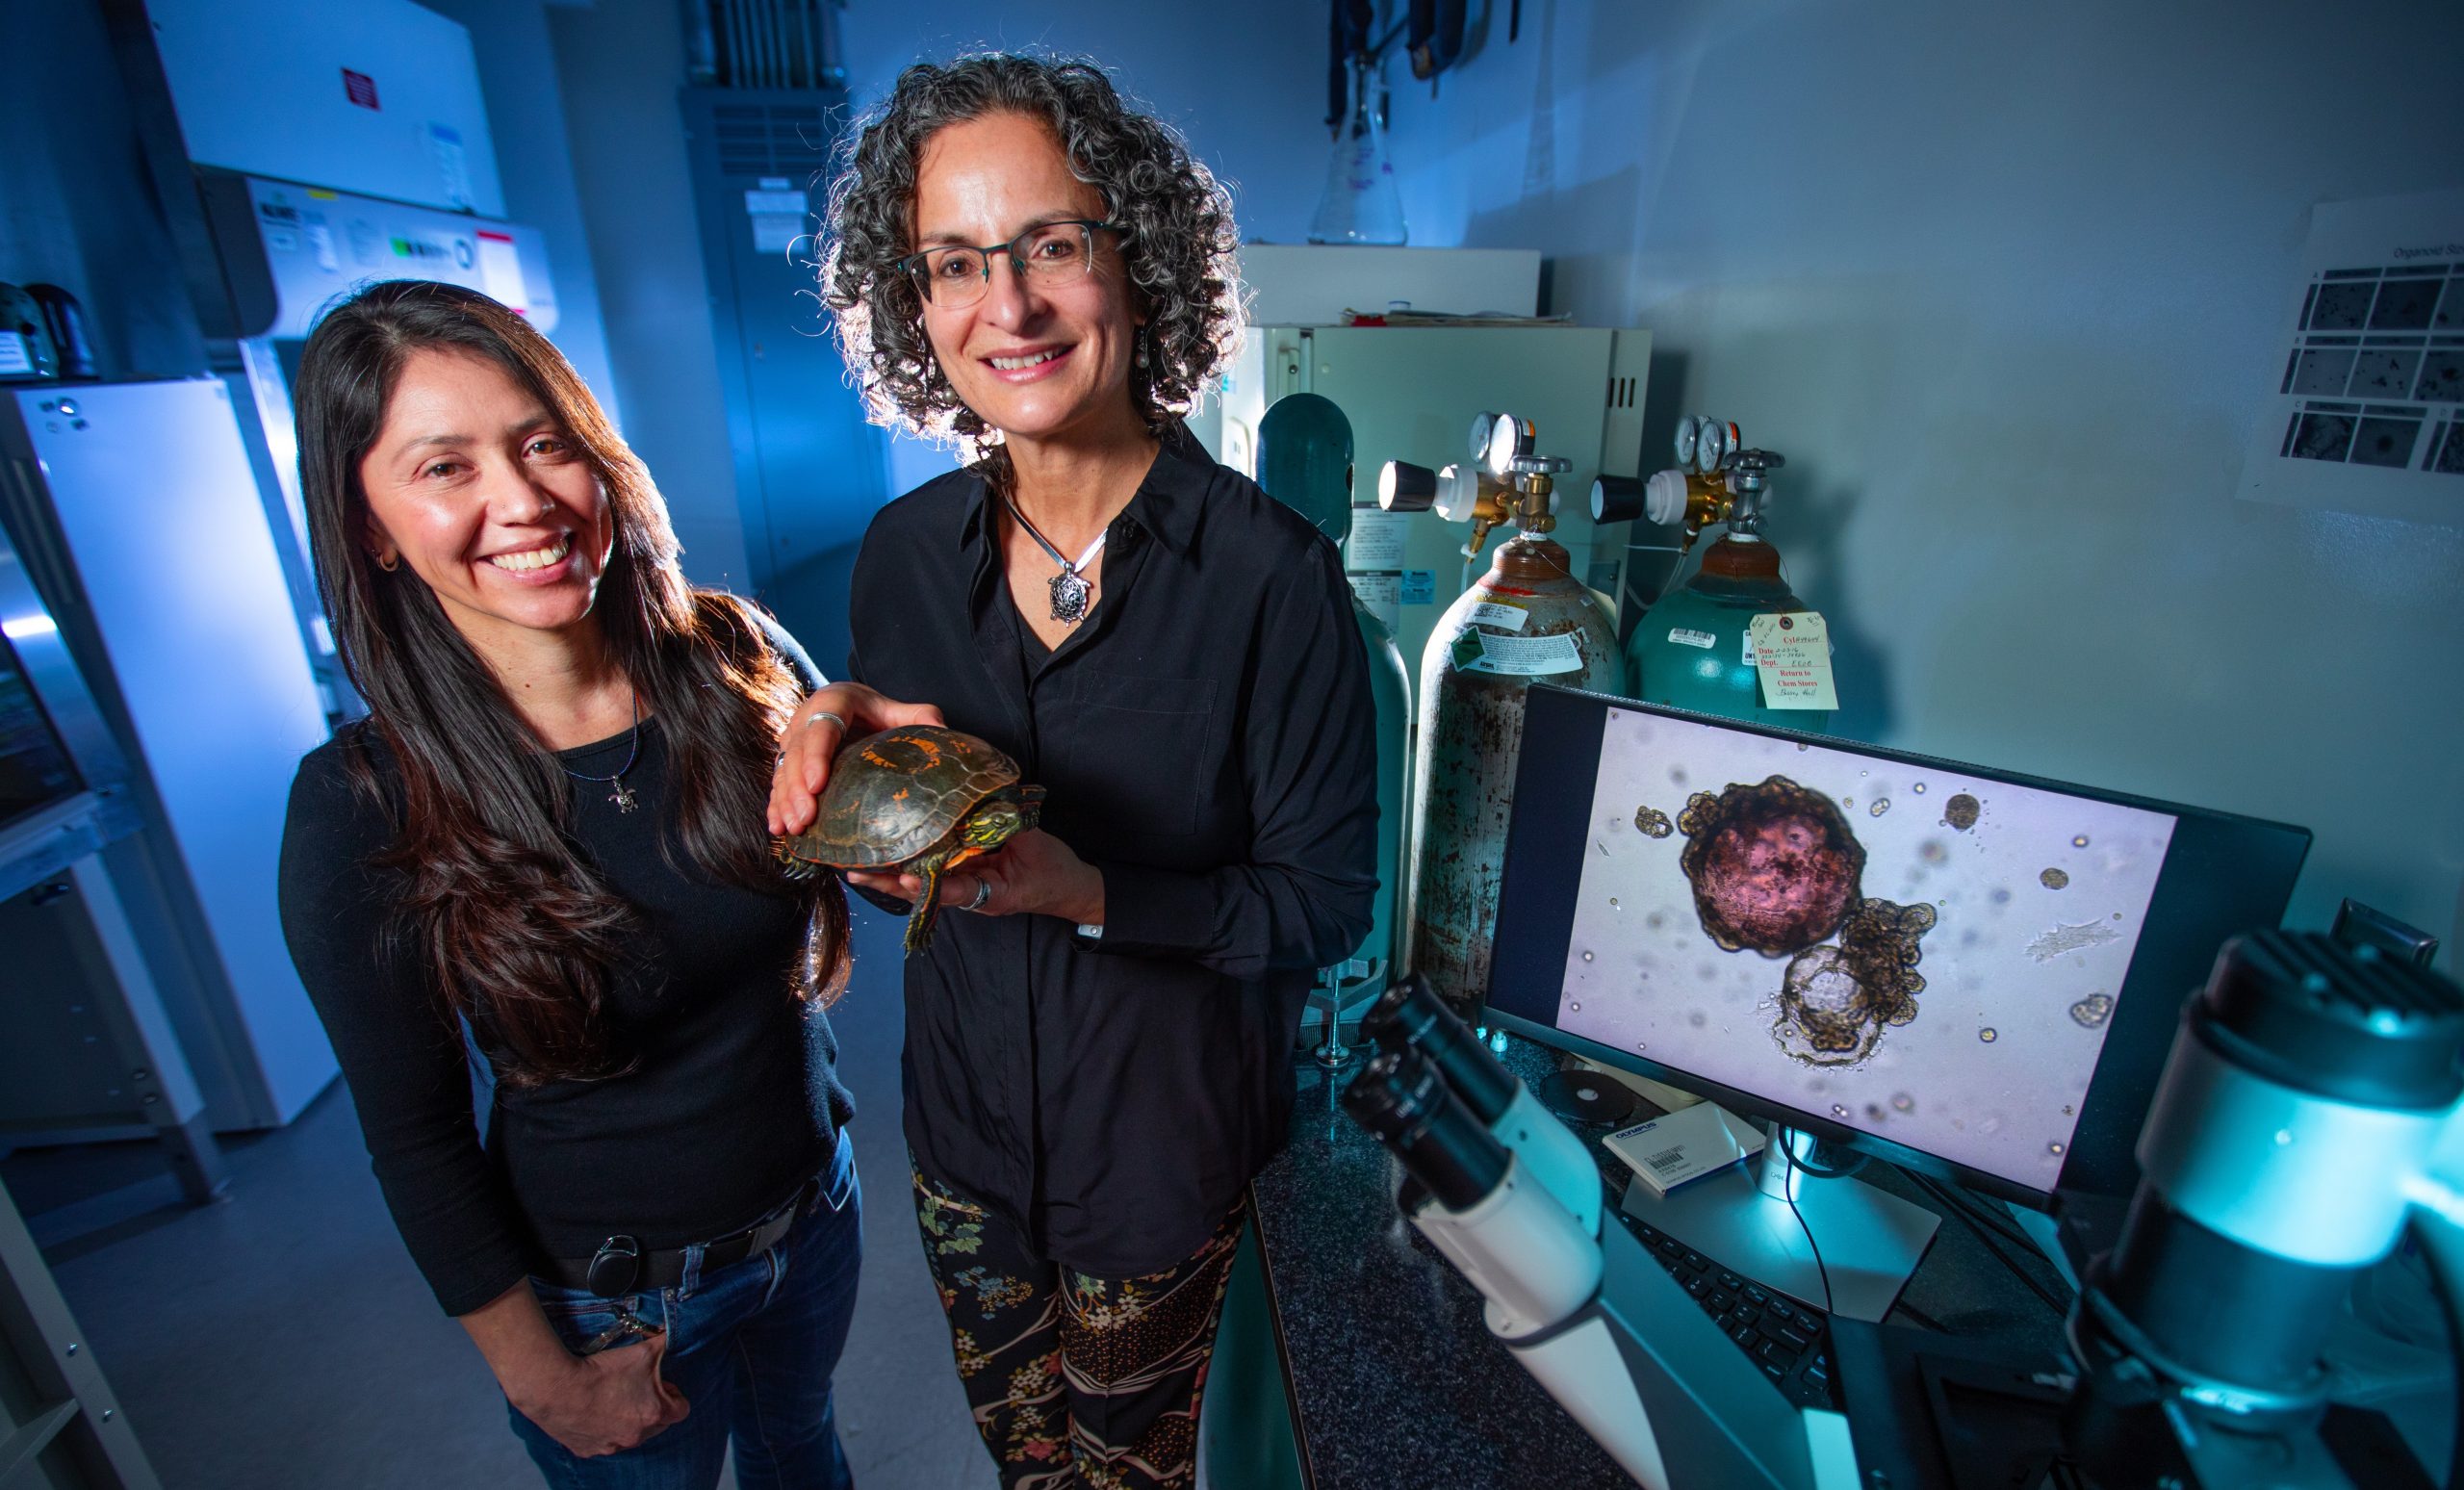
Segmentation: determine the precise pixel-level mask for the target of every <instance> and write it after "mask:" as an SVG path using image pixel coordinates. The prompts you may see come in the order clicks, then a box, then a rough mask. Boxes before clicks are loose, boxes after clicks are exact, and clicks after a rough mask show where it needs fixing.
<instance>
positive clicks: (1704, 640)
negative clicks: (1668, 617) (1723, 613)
mask: <svg viewBox="0 0 2464 1490" xmlns="http://www.w3.org/2000/svg"><path fill="white" fill-rule="evenodd" d="M1668 639H1669V640H1670V641H1673V642H1675V643H1677V645H1679V646H1681V647H1700V648H1702V649H1703V650H1704V651H1705V652H1708V651H1710V650H1711V644H1712V643H1713V642H1716V641H1718V640H1719V638H1718V637H1716V636H1714V635H1712V634H1711V633H1710V632H1708V631H1698V630H1695V629H1693V628H1692V627H1687V626H1674V627H1670V628H1669V630H1668Z"/></svg>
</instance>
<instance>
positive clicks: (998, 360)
mask: <svg viewBox="0 0 2464 1490" xmlns="http://www.w3.org/2000/svg"><path fill="white" fill-rule="evenodd" d="M1236 243H1237V239H1236V237H1235V234H1234V229H1233V225H1232V217H1231V207H1230V201H1229V198H1228V195H1227V193H1225V192H1224V190H1223V189H1222V187H1220V186H1219V184H1217V182H1216V181H1215V179H1214V177H1213V176H1212V175H1210V174H1209V173H1208V171H1207V169H1206V167H1204V166H1202V165H1200V164H1199V163H1198V162H1197V161H1195V160H1194V159H1193V158H1192V156H1191V154H1190V152H1189V150H1188V148H1187V146H1186V145H1184V144H1183V143H1182V141H1180V140H1179V139H1178V137H1177V136H1176V135H1175V134H1174V133H1173V132H1172V131H1171V130H1170V129H1168V127H1167V126H1165V125H1164V124H1162V123H1160V122H1159V121H1157V120H1156V119H1154V118H1152V117H1150V116H1146V115H1144V114H1142V113H1139V112H1136V111H1135V110H1133V109H1131V108H1129V107H1127V106H1125V105H1124V104H1123V102H1122V101H1121V99H1120V97H1119V95H1118V94H1117V92H1116V91H1115V90H1114V89H1113V86H1112V84H1111V82H1110V81H1109V80H1108V79H1107V78H1106V77H1105V75H1104V74H1103V72H1102V71H1101V70H1100V69H1098V68H1096V67H1095V66H1093V65H1091V64H1085V63H1079V62H1055V61H1046V60H1042V59H1037V58H1026V57H1016V56H987V57H972V58H967V59H965V60H963V61H960V62H957V63H953V64H947V65H929V64H928V65H918V66H914V67H911V68H909V69H908V70H907V72H906V73H905V74H904V75H902V76H901V77H900V79H899V80H898V84H897V86H896V88H895V89H894V90H892V91H891V93H890V95H889V97H888V98H887V99H886V101H885V102H884V103H882V104H881V105H880V106H879V107H878V109H876V110H875V112H874V113H873V114H872V115H871V116H869V117H868V118H867V119H866V120H865V121H863V122H862V123H861V125H860V128H859V130H858V131H857V132H856V133H855V134H854V135H853V136H852V138H851V143H850V146H849V148H848V150H847V154H846V157H845V162H844V166H843V168H842V169H841V171H840V173H839V175H838V178H837V181H836V183H835V184H834V187H833V189H832V192H831V204H830V215H829V223H828V235H827V252H826V268H825V276H826V279H825V286H824V293H825V295H826V297H827V299H828V301H829V303H830V306H831V308H832V310H833V311H834V313H835V315H836V321H837V328H838V334H839V337H840V341H841V344H842V346H843V347H844V350H845V352H846V355H847V362H848V365H849V367H850V368H851V369H852V370H853V371H854V373H855V375H856V377H857V379H858V381H859V382H860V384H861V386H862V389H863V392H864V396H865V398H866V400H867V403H868V405H869V407H870V409H871V412H872V414H873V417H874V418H875V419H877V420H879V421H880V422H882V423H885V424H893V425H898V426H902V427H904V428H907V429H909V430H911V431H914V432H918V433H922V434H926V435H930V436H935V437H938V438H942V439H945V440H949V441H952V442H955V443H956V444H958V445H959V446H960V447H961V448H962V449H963V450H964V451H965V452H966V454H967V455H968V456H969V457H970V458H971V462H972V463H971V464H970V465H968V466H967V467H966V469H964V470H962V471H958V472H954V473H952V474H950V475H946V476H943V477H941V478H939V479H937V480H935V481H931V482H928V483H926V484H925V485H924V486H922V487H919V488H918V489H916V490H915V491H912V492H910V493H909V494H907V495H906V496H905V497H902V498H900V499H899V500H898V501H894V502H892V503H890V504H889V505H888V506H886V507H885V508H884V509H883V510H882V512H881V514H880V516H879V517H878V518H877V519H875V521H874V523H873V525H872V528H871V530H870V532H868V533H867V534H866V536H865V539H864V544H863V549H862V551H861V553H860V556H859V558H858V560H857V564H856V571H855V577H854V580H853V586H852V610H853V617H852V620H853V633H854V637H855V650H854V653H853V654H852V655H851V656H850V658H849V665H850V669H851V672H852V675H853V676H855V677H857V678H860V679H861V680H862V681H865V682H867V683H870V684H871V685H873V686H874V687H876V688H879V689H882V690H884V691H886V693H888V694H890V695H892V696H894V697H898V698H906V699H916V700H923V701H928V702H930V703H932V704H935V705H937V706H939V707H940V709H941V711H942V714H943V716H944V717H945V718H946V719H947V720H948V722H949V723H950V724H951V725H952V726H954V727H956V728H958V729H961V730H963V731H966V732H970V733H973V734H977V735H981V736H983V737H984V738H986V739H988V740H990V741H991V742H993V743H994V744H996V745H998V746H1000V747H1001V748H1002V749H1003V750H1005V751H1008V752H1009V753H1010V754H1011V755H1012V756H1014V757H1015V758H1017V759H1018V761H1019V763H1020V764H1021V766H1022V767H1023V768H1024V769H1025V770H1026V772H1027V774H1028V776H1029V779H1031V780H1033V781H1036V782H1039V783H1041V784H1043V785H1044V787H1045V788H1046V791H1047V796H1046V799H1045V804H1044V807H1043V814H1042V828H1041V829H1040V831H1035V832H1030V833H1026V834H1021V835H1017V836H1016V837H1014V838H1012V839H1011V840H1010V841H1009V843H1008V844H1007V845H1006V846H1005V847H1004V848H1003V849H1002V850H1001V851H1000V852H999V853H998V854H995V855H993V856H991V857H989V858H988V859H982V860H976V861H969V863H968V864H967V865H966V867H965V868H964V869H963V870H961V871H958V872H956V873H954V874H951V875H949V876H947V877H946V878H945V879H944V880H943V882H942V886H941V890H940V893H941V895H942V897H943V899H944V900H945V901H946V902H947V903H948V904H950V905H952V906H955V907H957V908H959V909H962V910H965V911H970V912H975V913H974V914H972V915H967V916H958V917H951V918H948V919H945V920H944V922H943V930H942V931H941V932H940V934H939V935H938V936H937V938H935V940H934V941H933V943H932V944H931V946H930V948H929V949H928V950H926V951H923V952H919V953H918V954H916V955H915V956H913V957H911V959H909V961H908V963H907V968H906V977H907V1040H908V1044H907V1056H906V1061H905V1063H904V1070H905V1077H906V1097H907V1102H906V1130H907V1139H908V1146H909V1148H910V1150H911V1154H912V1156H913V1160H914V1168H915V1187H916V1204H917V1210H918V1214H919V1217H920V1219H921V1220H922V1224H923V1232H924V1244H925V1249H926V1255H927V1260H928V1262H929V1263H930V1265H931V1267H932V1271H933V1273H934V1276H935V1278H936V1280H937V1283H938V1285H939V1287H940V1292H941V1300H942V1304H943V1307H944V1308H945V1309H946V1310H947V1312H948V1314H949V1318H950V1323H951V1328H952V1333H953V1339H954V1343H955V1346H956V1349H957V1354H958V1364H959V1373H960V1375H961V1376H962V1377H963V1378H964V1383H965V1388H966V1393H967V1397H968V1400H970V1402H971V1403H972V1404H973V1406H974V1409H975V1419H976V1424H977V1426H978V1428H979V1429H980V1430H981V1431H982V1433H983V1435H984V1439H985V1442H986V1445H987V1446H988V1448H989V1449H990V1450H991V1451H992V1454H993V1457H994V1458H995V1460H996V1461H998V1463H999V1466H1000V1470H1001V1474H1002V1477H1003V1481H1004V1483H1005V1484H1009V1485H1015V1486H1028V1487H1055V1486H1061V1485H1066V1484H1086V1485H1096V1486H1147V1485H1186V1484H1188V1483H1190V1481H1191V1478H1192V1476H1193V1459H1194V1449H1195V1444H1196V1424H1197V1407H1198V1391H1199V1383H1200V1382H1201V1381H1202V1380H1203V1378H1204V1374H1205V1365H1206V1361H1207V1358H1208V1355H1209V1352H1210V1351H1211V1349H1213V1341H1214V1335H1215V1324H1216V1321H1217V1318H1218V1315H1219V1309H1220V1305H1221V1301H1222V1295H1223V1286H1224V1283H1225V1280H1226V1278H1227V1277H1228V1275H1229V1271H1230V1265H1231V1259H1232V1253H1233V1248H1234V1246H1235V1243H1236V1241H1237V1239H1238V1236H1239V1232H1240V1226H1241V1223H1242V1220H1243V1219H1244V1211H1243V1197H1244V1195H1245V1190H1246V1186H1247V1184H1248V1181H1249V1179H1250V1178H1251V1176H1253V1175H1254V1174H1255V1173H1256V1172H1257V1170H1258V1169H1259V1168H1260V1167H1261V1166H1262V1165H1264V1164H1265V1162H1266V1160H1267V1158H1268V1157H1269V1156H1270V1155H1271V1154H1272V1153H1273V1152H1274V1150H1275V1149H1276V1148H1277V1147H1278V1146H1279V1145H1280V1144H1281V1143H1282V1141H1283V1134H1284V1127H1285V1122H1286V1119H1287V1118H1288V1116H1289V1114H1290V1111H1291V1107H1292V1101H1293V1091H1294V1082H1293V1069H1292V1059H1291V1058H1292V1050H1293V1045H1294V1043H1295V1037H1296V1030H1297V1026H1298V1023H1299V1018H1300V1013H1301V1009H1302V1007H1303V1004H1304V1003H1305V1001H1306V999H1307V996H1308V989H1309V987H1310V984H1311V982H1312V974H1313V971H1314V970H1315V969H1317V968H1319V967H1322V966H1324V965H1327V964H1329V963H1337V962H1340V961H1341V960H1343V959H1344V958H1345V957H1347V956H1348V955H1349V954H1350V952H1351V950H1352V948H1353V947H1355V946H1356V945H1358V943H1359V941H1360V938H1361V937H1362V936H1363V935H1364V934H1365V933H1366V932H1367V930H1368V928H1369V924H1370V914H1371V905H1372V901H1373V897H1374V895H1375V892H1376V887H1377V886H1376V876H1375V831H1376V818H1377V808H1376V800H1375V786H1374V783H1375V774H1376V773H1375V770H1374V761H1373V748H1372V744H1371V740H1372V737H1373V725H1372V714H1371V706H1370V699H1369V686H1368V676H1367V670H1366V667H1365V666H1364V664H1363V662H1362V659H1361V655H1360V649H1359V646H1358V644H1357V642H1356V641H1355V640H1354V634H1355V633H1354V630H1353V623H1352V621H1351V606H1350V602H1349V600H1348V598H1347V593H1346V589H1345V582H1344V578H1343V573H1342V565H1341V563H1340V561H1339V559H1338V557H1337V555H1336V552H1335V550H1334V547H1333V545H1332V544H1330V543H1329V542H1327V540H1326V539H1325V538H1324V537H1323V536H1322V535H1321V534H1320V533H1319V532H1318V531H1317V530H1316V529H1314V528H1313V527H1310V525H1309V524H1308V523H1307V522H1306V521H1305V520H1303V519H1302V518H1300V517H1299V516H1298V515H1297V514H1296V513H1294V512H1292V511H1291V510H1289V509H1287V508H1285V507H1283V506H1281V505H1279V504H1277V503H1276V502H1274V501H1271V500H1270V499H1269V498H1268V497H1267V496H1266V495H1265V494H1264V493H1262V492H1261V491H1259V490H1258V488H1257V486H1256V485H1255V484H1253V483H1252V482H1250V481H1248V480H1247V479H1245V477H1243V476H1241V475H1236V474H1235V473H1233V472H1231V471H1228V470H1226V469H1224V468H1223V467H1222V466H1220V465H1218V464H1217V463H1216V462H1215V461H1214V460H1213V459H1211V458H1210V457H1209V456H1208V455H1207V453H1206V451H1205V450H1203V449H1201V448H1200V447H1199V446H1198V445H1197V443H1196V442H1195V441H1194V440H1193V439H1192V438H1191V437H1190V434H1189V431H1188V430H1187V428H1186V427H1185V426H1184V425H1183V424H1182V423H1181V419H1180V416H1181V415H1182V414H1183V413H1184V412H1186V411H1187V410H1188V409H1189V408H1190V407H1191V406H1192V405H1193V402H1194V401H1195V399H1196V398H1198V397H1199V396H1200V395H1201V394H1202V392H1203V391H1204V390H1205V389H1206V387H1207V386H1208V384H1209V382H1210V381H1211V380H1212V379H1213V378H1214V377H1215V376H1216V375H1217V373H1218V371H1219V368H1220V366H1221V364H1222V362H1223V359H1224V357H1225V355H1226V353H1227V352H1228V350H1229V349H1230V347H1231V346H1232V344H1233V341H1234V339H1235V338H1236V337H1237V335H1238V333H1239V300H1238V276H1237V273H1236V270H1235V266H1234V259H1233V250H1234V245H1235V244H1236ZM823 766H824V762H823V760H822V759H821V751H820V748H819V747H818V746H816V745H811V744H807V743H804V742H793V743H792V744H791V751H790V755H789V757H788V758H787V759H786V760H785V761H784V763H783V765H782V766H781V768H780V783H779V786H778V789H777V792H776V793H775V795H774V805H777V806H782V807H783V809H784V814H785V818H786V825H787V826H788V827H789V828H791V829H792V828H796V827H800V826H801V825H802V824H803V823H804V822H806V821H809V818H810V816H811V812H812V807H811V798H810V793H809V784H810V783H812V782H813V781H816V780H818V779H819V777H820V774H821V771H822V768H823ZM851 878H853V879H854V880H855V881H856V883H857V885H858V886H859V887H860V888H861V889H864V890H866V891H868V892H869V893H871V894H874V895H876V896H882V897H895V896H899V895H907V896H912V895H915V894H920V893H922V892H923V886H922V884H921V882H919V881H917V880H915V879H913V878H905V879H900V878H893V877H889V876H872V875H857V876H852V877H851Z"/></svg>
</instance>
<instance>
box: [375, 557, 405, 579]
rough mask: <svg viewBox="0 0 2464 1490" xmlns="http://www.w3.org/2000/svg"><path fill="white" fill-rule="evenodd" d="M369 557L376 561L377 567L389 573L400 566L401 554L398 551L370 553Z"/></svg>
mask: <svg viewBox="0 0 2464 1490" xmlns="http://www.w3.org/2000/svg"><path fill="white" fill-rule="evenodd" d="M369 557H370V558H372V559H374V560H375V561H376V567H377V568H379V569H381V570H383V571H385V572H386V573H387V574H389V575H390V574H392V573H393V572H394V571H396V570H398V569H399V568H401V567H402V556H401V555H400V554H398V553H394V554H385V553H372V554H370V555H369Z"/></svg>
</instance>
